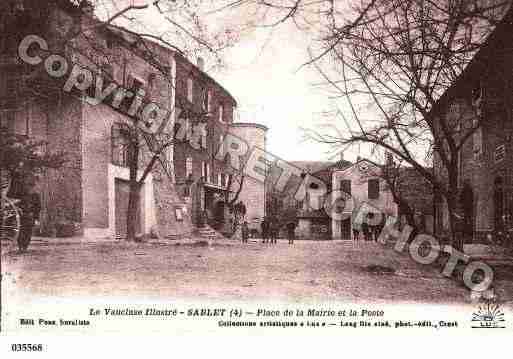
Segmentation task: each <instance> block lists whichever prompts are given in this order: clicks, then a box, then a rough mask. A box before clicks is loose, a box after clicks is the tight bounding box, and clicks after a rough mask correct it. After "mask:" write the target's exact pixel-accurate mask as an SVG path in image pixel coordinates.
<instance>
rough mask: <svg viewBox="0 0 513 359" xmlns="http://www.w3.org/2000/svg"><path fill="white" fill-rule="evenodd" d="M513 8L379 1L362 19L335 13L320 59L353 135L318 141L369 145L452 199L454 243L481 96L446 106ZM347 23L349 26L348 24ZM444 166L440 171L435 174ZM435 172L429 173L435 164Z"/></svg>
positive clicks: (316, 60)
mask: <svg viewBox="0 0 513 359" xmlns="http://www.w3.org/2000/svg"><path fill="white" fill-rule="evenodd" d="M507 5H508V2H507V1H506V2H485V1H463V0H444V1H436V2H435V1H430V0H405V1H398V0H373V1H362V2H361V4H360V5H359V6H355V7H353V11H354V12H355V14H356V15H355V20H352V21H350V22H347V21H342V20H341V18H340V15H339V14H338V13H337V12H336V11H333V12H332V15H331V17H330V19H329V21H328V22H327V26H326V27H325V28H324V30H325V36H324V38H323V42H322V43H323V47H322V49H321V50H320V52H319V53H318V54H315V53H314V52H312V56H311V60H310V62H309V63H310V64H312V65H313V66H315V67H316V69H317V70H318V72H319V74H320V76H321V77H322V79H323V82H324V84H325V85H327V86H328V88H329V89H330V90H331V91H332V94H333V99H334V101H335V102H336V104H337V108H338V110H337V116H336V118H334V119H333V120H336V121H340V123H344V122H345V123H346V126H347V131H346V133H345V134H344V135H343V136H339V135H335V136H333V135H329V134H326V133H319V132H318V131H315V130H313V131H310V133H309V137H310V138H312V139H314V140H316V141H320V142H324V143H328V144H331V145H335V146H340V147H343V148H348V147H352V146H356V145H360V144H368V145H369V146H371V147H373V148H377V149H380V150H382V151H388V152H389V153H391V154H392V155H393V156H394V157H395V158H397V159H398V160H400V161H402V162H403V163H404V164H406V165H408V166H411V167H413V168H414V169H415V170H416V171H417V172H418V174H419V175H421V176H423V177H424V178H425V179H426V180H427V181H428V182H429V183H430V184H431V185H432V186H433V188H434V190H435V191H436V192H437V193H439V194H440V195H441V196H442V198H444V200H445V202H446V204H447V207H448V211H449V213H450V216H449V223H450V231H451V237H452V239H453V245H455V246H456V247H459V248H461V246H462V244H461V243H457V242H456V240H455V222H456V217H457V210H458V201H457V193H458V190H459V181H460V179H459V175H460V173H459V171H458V163H459V162H458V161H459V154H460V151H461V150H462V148H463V146H464V144H465V143H466V142H467V140H468V139H469V138H470V137H471V136H472V135H473V134H474V132H475V131H476V130H477V129H478V128H479V127H480V117H479V116H478V114H477V112H478V111H477V109H476V108H475V106H473V105H474V103H473V101H472V95H473V94H472V93H471V91H470V93H468V94H463V95H461V97H462V99H459V101H457V102H456V103H455V104H453V105H452V106H451V107H450V110H449V111H446V110H445V109H443V108H442V107H441V106H438V105H437V101H438V100H439V99H440V97H441V96H442V94H443V93H444V92H445V91H447V90H448V89H449V88H450V87H451V85H452V84H453V83H454V82H455V81H456V80H457V79H458V77H459V76H460V75H461V74H462V72H463V70H464V69H465V67H466V66H467V65H468V64H469V63H470V61H471V60H472V58H473V56H474V55H475V54H476V53H477V52H478V51H479V49H480V48H481V46H482V45H483V44H484V42H485V39H486V37H487V36H488V35H489V34H490V33H491V31H492V30H493V29H494V27H495V26H496V25H497V23H498V20H499V19H500V16H501V14H503V13H504V9H505V8H506V6H507ZM339 24H340V25H339ZM433 157H435V162H436V163H437V164H440V169H439V171H431V170H429V169H428V168H427V167H426V164H427V165H429V164H430V163H432V162H433ZM428 167H429V166H428Z"/></svg>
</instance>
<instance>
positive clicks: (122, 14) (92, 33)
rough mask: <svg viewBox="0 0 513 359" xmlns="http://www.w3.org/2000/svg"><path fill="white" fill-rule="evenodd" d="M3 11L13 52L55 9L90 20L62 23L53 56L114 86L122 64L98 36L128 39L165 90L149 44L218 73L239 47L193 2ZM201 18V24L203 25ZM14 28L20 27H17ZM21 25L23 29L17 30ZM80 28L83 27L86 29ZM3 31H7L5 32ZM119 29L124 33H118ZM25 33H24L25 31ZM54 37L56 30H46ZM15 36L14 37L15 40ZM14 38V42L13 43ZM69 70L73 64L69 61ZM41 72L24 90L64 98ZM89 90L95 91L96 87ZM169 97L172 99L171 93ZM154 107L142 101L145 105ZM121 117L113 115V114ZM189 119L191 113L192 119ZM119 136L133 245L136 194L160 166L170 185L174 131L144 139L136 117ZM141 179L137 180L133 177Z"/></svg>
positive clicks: (29, 2) (23, 6) (60, 1)
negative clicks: (111, 32)
mask: <svg viewBox="0 0 513 359" xmlns="http://www.w3.org/2000/svg"><path fill="white" fill-rule="evenodd" d="M3 5H4V6H7V8H8V10H9V14H10V13H11V11H12V12H13V13H14V14H15V15H16V16H15V19H17V21H16V22H13V23H9V22H8V21H9V20H8V17H6V16H3V17H2V19H0V20H1V21H0V26H1V28H2V29H4V27H5V28H8V30H9V29H10V30H12V31H13V36H12V40H13V43H14V44H17V43H19V41H20V40H21V38H20V36H22V35H23V32H19V29H20V26H21V23H25V24H30V26H29V28H30V29H33V30H31V31H34V30H36V32H31V33H38V32H37V31H39V32H41V31H44V30H43V29H46V28H47V26H45V25H47V24H46V21H47V20H48V17H47V16H44V14H46V13H48V11H49V10H51V9H52V8H54V7H56V6H68V7H71V9H72V10H74V11H81V12H83V13H84V14H85V15H84V16H86V17H88V20H86V21H83V22H82V24H81V25H80V24H76V23H71V22H70V23H66V22H65V23H62V24H60V25H61V26H60V28H59V29H58V32H59V35H60V36H58V37H57V38H54V39H52V40H53V41H54V43H53V47H54V48H61V49H66V53H74V54H78V55H79V57H80V58H81V59H82V60H85V61H86V62H87V64H85V63H80V64H78V65H80V66H82V67H86V68H89V69H90V70H91V71H92V72H93V73H94V74H98V75H101V76H103V77H105V80H106V81H107V80H110V81H111V82H113V83H116V81H115V79H114V78H113V76H112V75H111V74H109V72H108V71H105V68H107V67H110V68H113V67H114V66H120V63H119V61H118V60H119V59H117V57H116V56H115V55H113V54H111V52H109V51H108V50H107V49H105V48H104V47H103V46H102V45H101V44H100V43H98V41H97V36H96V35H97V34H100V33H101V32H102V31H103V30H106V29H115V30H117V31H118V32H120V33H123V34H126V35H127V36H128V37H129V38H130V39H131V40H130V43H127V44H126V46H125V50H127V51H128V52H129V53H132V55H133V56H139V57H143V58H144V60H145V61H146V62H147V63H148V64H149V65H150V66H152V67H153V68H154V69H155V70H156V71H157V73H158V74H159V76H161V77H163V78H164V79H165V80H166V81H167V82H168V83H169V84H170V89H171V84H172V83H173V81H172V80H173V79H171V75H170V73H169V67H168V66H166V65H167V64H164V63H160V61H159V56H158V54H157V53H156V52H155V51H154V48H155V47H154V46H151V43H157V44H159V45H161V46H164V47H168V48H170V49H172V50H173V51H175V52H176V53H178V54H180V55H181V56H184V57H187V56H197V55H199V54H201V56H202V57H203V58H204V59H206V62H207V63H210V64H214V66H221V65H223V63H222V59H223V57H222V51H223V50H224V49H226V48H227V47H229V46H231V45H232V44H233V43H235V42H236V40H237V31H235V30H232V29H231V28H229V27H218V28H216V29H210V28H209V27H208V26H207V21H206V19H205V17H206V15H205V14H206V13H207V11H208V9H209V7H210V3H209V2H207V1H202V0H198V1H194V0H179V1H174V0H157V1H152V2H150V1H146V2H143V1H140V2H134V1H128V0H127V1H124V0H122V1H113V0H107V1H97V0H45V1H35V0H8V1H7V3H5V4H3ZM150 11H151V14H152V15H153V16H157V17H158V19H159V21H160V22H161V23H162V24H165V26H162V27H161V28H159V29H156V28H155V26H153V25H154V24H152V23H148V20H147V19H145V16H146V15H147V13H148V12H150ZM204 15H205V17H204ZM18 20H19V21H18ZM19 22H20V23H19ZM84 23H85V25H84ZM4 25H5V26H4ZM120 26H121V27H120ZM24 30H25V31H29V29H24ZM50 30H56V29H50ZM17 32H18V33H17ZM16 33H17V35H16ZM71 62H72V63H73V61H71ZM43 72H44V67H38V68H36V69H34V70H33V71H31V72H30V73H28V74H25V75H24V76H23V80H24V87H25V88H26V89H28V90H30V91H31V93H32V95H33V96H35V97H37V98H43V99H44V98H50V96H51V98H53V99H55V98H57V99H58V100H57V101H58V102H59V101H60V100H59V99H60V98H61V97H62V96H63V94H62V84H60V83H58V82H56V83H53V84H52V83H49V82H48V81H46V82H43V83H42V82H41V81H39V80H40V79H41V77H42V76H43V75H44V74H43ZM116 84H117V85H118V86H120V87H122V88H127V89H129V88H130V85H129V84H128V80H127V76H126V69H125V71H124V73H123V81H122V83H116ZM93 87H94V86H93ZM172 90H173V93H176V92H175V91H174V89H172ZM72 95H76V96H79V97H81V96H83V94H81V93H72ZM137 96H138V95H137ZM175 97H176V104H175V105H176V107H180V108H186V107H187V106H184V103H185V102H186V101H187V100H186V99H185V98H181V96H180V95H178V94H177V95H176V96H175ZM146 101H147V102H150V101H151V99H145V102H146ZM114 110H118V109H114ZM167 110H169V113H174V111H175V109H174V108H168V109H167ZM189 112H190V111H189ZM123 114H124V115H125V116H126V117H127V121H126V123H125V125H126V126H124V129H123V135H124V136H125V137H126V140H125V141H124V143H123V146H125V150H126V152H127V158H126V160H127V165H128V167H129V173H130V181H129V186H130V191H129V201H128V202H129V204H128V213H127V240H134V239H135V237H136V228H137V226H136V222H137V221H136V217H137V208H138V207H139V200H138V198H139V192H140V190H141V187H142V184H143V183H144V181H145V180H146V178H147V176H148V175H149V174H150V173H152V171H153V170H154V168H155V167H156V165H158V164H160V165H161V166H160V170H161V171H163V172H164V174H165V175H167V176H169V177H170V178H171V177H172V174H171V171H172V169H171V166H170V164H169V163H167V159H166V157H165V156H164V154H165V152H166V150H167V149H168V148H169V147H170V146H172V145H173V143H174V141H175V138H174V135H175V134H174V128H173V127H172V126H170V128H161V129H160V131H158V132H157V133H153V134H150V133H148V132H146V131H141V127H140V125H141V124H140V123H138V117H137V116H136V115H134V116H128V115H127V114H126V112H124V113H123ZM206 115H207V114H206V113H204V112H202V111H198V112H195V113H188V117H189V118H191V119H193V121H195V122H198V121H204V120H205V116H206ZM138 173H142V174H141V175H138Z"/></svg>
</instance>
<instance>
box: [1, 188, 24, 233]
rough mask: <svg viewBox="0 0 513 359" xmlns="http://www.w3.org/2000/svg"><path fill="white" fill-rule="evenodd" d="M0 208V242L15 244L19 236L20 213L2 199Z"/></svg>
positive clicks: (7, 200) (10, 202)
mask: <svg viewBox="0 0 513 359" xmlns="http://www.w3.org/2000/svg"><path fill="white" fill-rule="evenodd" d="M1 203H2V205H1V208H0V240H2V241H4V240H7V241H11V243H16V241H17V240H18V236H19V235H20V227H21V223H20V213H19V210H18V208H17V207H16V206H15V205H14V203H13V202H12V201H11V200H10V199H8V198H2V200H1Z"/></svg>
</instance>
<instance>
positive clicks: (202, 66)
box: [197, 56, 205, 71]
mask: <svg viewBox="0 0 513 359" xmlns="http://www.w3.org/2000/svg"><path fill="white" fill-rule="evenodd" d="M197 65H198V68H199V69H200V70H201V71H205V60H203V57H199V56H198V60H197Z"/></svg>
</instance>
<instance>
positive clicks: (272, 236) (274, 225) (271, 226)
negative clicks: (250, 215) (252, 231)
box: [242, 216, 296, 244]
mask: <svg viewBox="0 0 513 359" xmlns="http://www.w3.org/2000/svg"><path fill="white" fill-rule="evenodd" d="M285 227H286V229H287V238H288V241H289V244H294V239H295V238H296V233H295V232H296V223H295V222H294V221H290V222H288V223H287V224H286V225H285ZM260 228H261V230H262V243H269V244H276V243H278V236H279V233H280V228H281V223H280V221H279V220H278V218H276V217H274V216H266V217H264V219H263V220H262V223H261V224H260ZM248 238H249V227H248V222H246V221H244V223H243V224H242V243H248Z"/></svg>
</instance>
